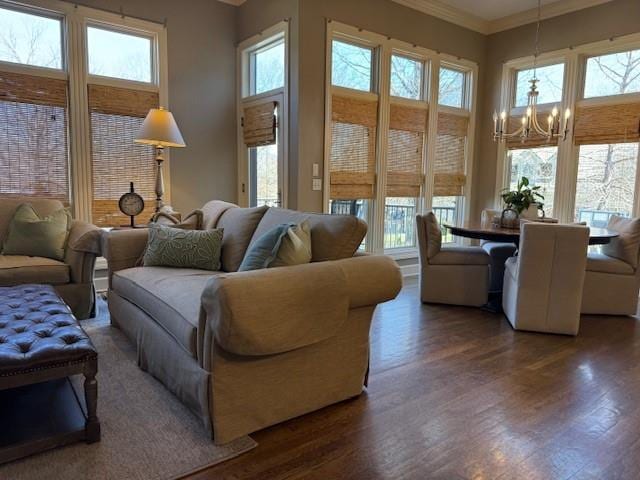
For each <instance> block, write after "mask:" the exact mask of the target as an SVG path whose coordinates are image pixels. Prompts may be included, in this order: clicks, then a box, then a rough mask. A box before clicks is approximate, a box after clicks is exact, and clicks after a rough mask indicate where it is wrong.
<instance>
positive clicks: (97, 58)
mask: <svg viewBox="0 0 640 480" xmlns="http://www.w3.org/2000/svg"><path fill="white" fill-rule="evenodd" d="M87 42H88V54H89V73H90V74H91V75H100V76H102V77H113V78H120V79H123V80H135V81H137V82H146V83H149V82H151V79H152V77H151V73H152V62H151V56H152V48H151V39H150V38H147V37H142V36H138V35H131V34H128V33H122V32H116V31H113V30H106V29H103V28H98V27H92V26H90V27H87Z"/></svg>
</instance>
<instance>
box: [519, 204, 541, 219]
mask: <svg viewBox="0 0 640 480" xmlns="http://www.w3.org/2000/svg"><path fill="white" fill-rule="evenodd" d="M541 216H544V214H543V213H542V212H541V211H540V210H539V209H538V204H537V203H532V204H531V205H529V208H527V209H526V210H523V211H522V212H521V213H520V218H524V219H525V220H537V219H538V218H540V217H541Z"/></svg>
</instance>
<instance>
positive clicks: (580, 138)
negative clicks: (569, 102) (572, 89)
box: [573, 102, 640, 145]
mask: <svg viewBox="0 0 640 480" xmlns="http://www.w3.org/2000/svg"><path fill="white" fill-rule="evenodd" d="M573 138H574V143H575V144H576V145H596V144H610V143H631V142H637V141H639V140H640V102H634V103H618V104H613V105H595V106H579V107H578V108H577V109H576V119H575V124H574V136H573Z"/></svg>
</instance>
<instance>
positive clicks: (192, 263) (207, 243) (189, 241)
mask: <svg viewBox="0 0 640 480" xmlns="http://www.w3.org/2000/svg"><path fill="white" fill-rule="evenodd" d="M221 248H222V229H216V230H181V229H179V228H172V227H167V226H165V225H158V224H153V223H152V224H150V225H149V239H148V241H147V250H146V251H145V254H144V258H143V265H144V266H145V267H150V266H163V267H181V268H199V269H201V270H220V252H221Z"/></svg>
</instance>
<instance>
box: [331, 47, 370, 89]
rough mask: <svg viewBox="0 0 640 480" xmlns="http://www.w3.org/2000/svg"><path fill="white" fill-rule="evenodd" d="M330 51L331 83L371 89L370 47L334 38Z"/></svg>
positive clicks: (339, 85)
mask: <svg viewBox="0 0 640 480" xmlns="http://www.w3.org/2000/svg"><path fill="white" fill-rule="evenodd" d="M331 53H332V56H331V65H332V69H331V83H332V84H333V85H336V86H338V87H345V88H352V89H355V90H364V91H366V92H369V91H371V86H372V82H371V80H372V74H371V67H372V61H373V51H372V50H371V49H370V48H367V47H361V46H358V45H353V44H351V43H346V42H341V41H339V40H334V41H333V44H332V50H331Z"/></svg>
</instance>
